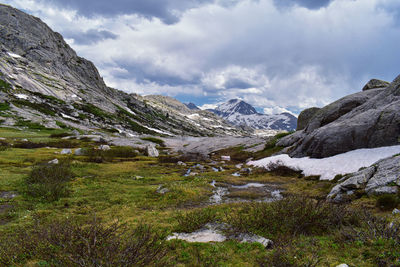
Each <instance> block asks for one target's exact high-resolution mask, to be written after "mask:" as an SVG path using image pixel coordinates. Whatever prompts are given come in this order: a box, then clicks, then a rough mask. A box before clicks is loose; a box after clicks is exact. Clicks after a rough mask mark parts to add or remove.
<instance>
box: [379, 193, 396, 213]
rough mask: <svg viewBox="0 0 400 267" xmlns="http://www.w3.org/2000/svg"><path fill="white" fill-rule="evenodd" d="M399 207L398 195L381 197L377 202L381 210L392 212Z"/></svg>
mask: <svg viewBox="0 0 400 267" xmlns="http://www.w3.org/2000/svg"><path fill="white" fill-rule="evenodd" d="M397 205H399V198H398V197H397V195H391V194H385V195H382V196H379V197H378V199H377V200H376V206H377V207H378V208H380V209H381V210H392V209H394V208H396V207H397Z"/></svg>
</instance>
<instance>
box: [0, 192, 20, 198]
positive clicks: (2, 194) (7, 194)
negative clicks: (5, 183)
mask: <svg viewBox="0 0 400 267" xmlns="http://www.w3.org/2000/svg"><path fill="white" fill-rule="evenodd" d="M16 196H18V195H17V193H15V192H11V191H4V192H0V198H5V199H12V198H15V197H16Z"/></svg>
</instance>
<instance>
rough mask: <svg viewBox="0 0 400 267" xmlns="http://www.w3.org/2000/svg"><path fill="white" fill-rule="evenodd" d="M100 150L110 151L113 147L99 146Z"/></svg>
mask: <svg viewBox="0 0 400 267" xmlns="http://www.w3.org/2000/svg"><path fill="white" fill-rule="evenodd" d="M99 149H100V150H103V151H108V150H110V149H111V147H110V146H109V145H101V146H99Z"/></svg>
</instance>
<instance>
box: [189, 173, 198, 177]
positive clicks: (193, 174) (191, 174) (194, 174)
mask: <svg viewBox="0 0 400 267" xmlns="http://www.w3.org/2000/svg"><path fill="white" fill-rule="evenodd" d="M196 175H198V173H197V172H191V173H190V174H189V176H196Z"/></svg>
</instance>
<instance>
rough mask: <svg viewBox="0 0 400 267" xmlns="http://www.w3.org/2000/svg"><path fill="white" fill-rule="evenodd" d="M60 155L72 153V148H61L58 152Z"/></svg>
mask: <svg viewBox="0 0 400 267" xmlns="http://www.w3.org/2000/svg"><path fill="white" fill-rule="evenodd" d="M60 154H61V155H68V154H72V150H71V149H67V148H66V149H63V150H61V152H60Z"/></svg>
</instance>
